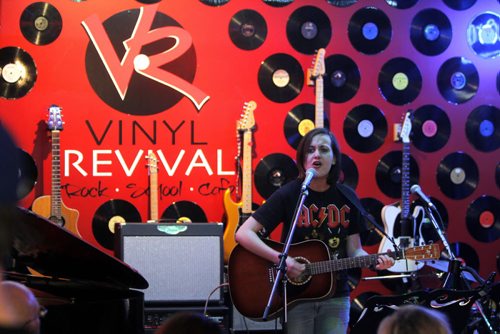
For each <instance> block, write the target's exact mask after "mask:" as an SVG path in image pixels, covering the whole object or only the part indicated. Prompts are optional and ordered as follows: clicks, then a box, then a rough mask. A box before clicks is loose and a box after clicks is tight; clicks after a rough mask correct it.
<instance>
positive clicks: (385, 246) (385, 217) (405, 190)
mask: <svg viewBox="0 0 500 334" xmlns="http://www.w3.org/2000/svg"><path fill="white" fill-rule="evenodd" d="M411 127H412V125H411V112H410V111H408V112H406V113H405V117H404V120H403V125H402V127H401V133H400V137H401V141H402V142H403V155H402V156H403V158H402V166H401V204H400V206H395V205H392V204H391V205H386V206H384V207H383V208H382V212H381V216H382V221H383V223H384V229H385V232H386V233H387V235H388V236H390V237H391V238H393V239H394V241H395V242H396V244H397V245H398V247H400V248H406V247H410V246H415V241H416V240H415V233H416V232H415V226H416V223H417V222H416V218H417V217H418V216H419V215H420V214H419V213H421V211H423V208H422V207H419V206H417V207H415V209H414V212H413V214H411V213H410V209H411V205H410V133H411ZM398 215H399V217H400V219H399V221H398V219H397V218H398ZM420 216H422V217H423V215H420ZM398 222H399V223H400V224H401V235H400V236H398V237H396V238H394V229H395V225H396V224H397V223H398ZM390 250H394V245H393V243H392V242H391V240H389V239H388V238H386V237H385V236H384V237H383V238H382V240H381V242H380V246H379V250H378V251H379V252H387V251H390ZM423 266H424V263H423V262H415V261H411V260H408V259H401V260H397V261H396V262H395V264H394V265H393V266H392V267H390V268H388V269H387V270H388V271H391V272H397V273H401V272H410V271H415V270H419V269H421V268H422V267H423Z"/></svg>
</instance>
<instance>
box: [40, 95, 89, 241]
mask: <svg viewBox="0 0 500 334" xmlns="http://www.w3.org/2000/svg"><path fill="white" fill-rule="evenodd" d="M47 127H48V130H49V131H50V133H51V139H52V144H51V150H52V192H51V195H44V196H40V197H38V198H36V199H35V200H34V201H33V204H32V207H31V208H32V211H33V212H35V213H37V214H38V215H40V216H42V217H45V218H48V219H49V220H50V221H52V222H54V223H56V224H57V225H59V226H61V227H64V228H65V229H67V230H68V231H70V232H71V233H73V234H74V235H76V236H78V237H81V235H80V232H79V231H78V226H77V222H78V216H79V215H80V213H79V212H78V210H75V209H71V208H68V207H67V206H66V205H65V204H64V203H63V201H62V198H61V156H60V147H61V146H60V133H61V131H62V130H63V121H62V114H61V108H60V107H58V106H57V105H51V106H50V108H49V114H48V118H47Z"/></svg>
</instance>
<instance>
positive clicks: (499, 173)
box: [495, 162, 500, 188]
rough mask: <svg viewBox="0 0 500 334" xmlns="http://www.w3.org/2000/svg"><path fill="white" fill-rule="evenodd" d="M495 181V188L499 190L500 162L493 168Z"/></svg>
mask: <svg viewBox="0 0 500 334" xmlns="http://www.w3.org/2000/svg"><path fill="white" fill-rule="evenodd" d="M495 181H496V183H497V188H500V162H499V163H497V166H496V168H495Z"/></svg>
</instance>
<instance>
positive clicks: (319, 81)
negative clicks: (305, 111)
mask: <svg viewBox="0 0 500 334" xmlns="http://www.w3.org/2000/svg"><path fill="white" fill-rule="evenodd" d="M315 92H316V105H315V118H314V125H315V127H316V128H324V127H325V121H324V116H323V115H324V109H323V76H321V75H318V77H317V78H316V81H315Z"/></svg>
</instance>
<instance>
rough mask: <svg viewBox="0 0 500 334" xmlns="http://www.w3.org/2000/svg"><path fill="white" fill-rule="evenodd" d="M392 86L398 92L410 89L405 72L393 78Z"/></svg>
mask: <svg viewBox="0 0 500 334" xmlns="http://www.w3.org/2000/svg"><path fill="white" fill-rule="evenodd" d="M392 85H393V86H394V88H396V89H397V90H405V89H406V88H407V87H408V76H407V75H406V74H405V73H403V72H398V73H396V74H394V76H393V77H392Z"/></svg>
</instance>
